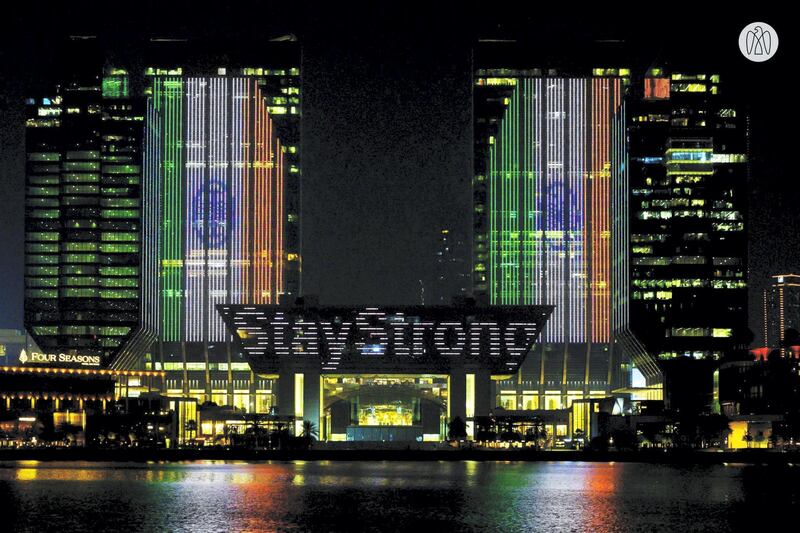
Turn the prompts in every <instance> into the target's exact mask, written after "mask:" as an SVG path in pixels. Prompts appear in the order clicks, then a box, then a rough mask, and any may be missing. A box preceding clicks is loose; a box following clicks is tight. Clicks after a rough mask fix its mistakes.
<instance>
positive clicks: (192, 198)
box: [115, 43, 300, 412]
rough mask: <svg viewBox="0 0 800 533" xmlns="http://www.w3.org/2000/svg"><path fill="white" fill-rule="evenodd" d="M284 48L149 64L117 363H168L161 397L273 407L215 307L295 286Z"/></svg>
mask: <svg viewBox="0 0 800 533" xmlns="http://www.w3.org/2000/svg"><path fill="white" fill-rule="evenodd" d="M289 44H294V43H289ZM293 50H294V51H295V53H294V54H289V55H286V54H284V55H282V56H281V59H282V60H281V61H278V60H276V61H273V62H272V63H270V65H269V67H261V66H260V67H244V68H242V67H239V68H230V67H223V68H219V69H214V70H213V71H211V72H210V71H208V70H207V69H194V68H186V67H171V68H149V69H147V71H146V78H147V80H148V83H147V86H148V89H147V90H148V99H147V113H146V120H145V122H146V132H145V143H144V145H145V157H144V159H145V161H144V187H143V195H144V206H145V207H144V211H143V237H144V240H143V262H142V328H141V331H140V333H139V335H137V338H136V339H135V341H134V342H132V343H131V344H130V346H129V348H128V350H126V353H124V354H123V355H122V356H121V357H120V358H118V360H117V361H116V362H115V365H117V366H120V367H125V366H131V365H134V364H136V363H137V362H141V363H143V364H144V365H145V368H147V369H154V370H164V371H166V373H167V374H166V384H165V389H166V393H167V394H179V395H183V396H193V397H196V398H197V399H198V400H199V401H213V402H215V403H217V404H219V405H235V406H237V407H240V408H245V409H247V410H248V411H249V412H253V411H258V412H266V411H268V410H269V407H270V405H271V403H272V401H271V399H270V398H271V396H270V395H271V394H272V392H271V388H272V387H271V380H268V379H263V378H260V377H257V376H255V375H254V374H253V373H252V372H251V370H250V367H249V365H248V364H247V362H246V361H245V360H244V359H241V354H239V353H237V352H236V350H235V349H234V348H233V346H232V344H231V336H230V333H228V332H227V331H226V329H225V326H224V324H223V322H222V319H221V318H220V315H219V314H218V312H217V306H218V305H220V304H277V303H279V301H280V300H281V299H282V298H283V297H284V296H296V295H297V294H298V292H299V290H300V251H299V244H300V230H299V211H300V205H299V201H300V196H299V194H300V72H299V53H297V52H298V50H297V48H294V49H293ZM267 56H268V55H267ZM141 354H144V357H143V359H142V358H141Z"/></svg>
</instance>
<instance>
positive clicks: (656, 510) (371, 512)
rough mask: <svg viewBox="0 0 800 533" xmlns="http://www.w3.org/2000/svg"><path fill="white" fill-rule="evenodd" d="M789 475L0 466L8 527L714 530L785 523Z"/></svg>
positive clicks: (345, 465) (486, 468) (783, 471)
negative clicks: (761, 511) (763, 520)
mask: <svg viewBox="0 0 800 533" xmlns="http://www.w3.org/2000/svg"><path fill="white" fill-rule="evenodd" d="M798 481H800V468H791V467H781V468H779V467H769V468H768V467H758V466H743V465H738V466H732V465H729V466H711V467H709V466H705V467H695V468H684V467H676V466H667V465H646V464H623V463H617V464H611V463H559V462H552V463H516V462H503V463H495V462H475V461H464V462H447V461H442V462H417V463H415V462H329V461H322V462H294V463H285V462H270V463H257V464H255V463H253V464H251V463H244V462H213V461H209V462H192V463H169V464H164V463H153V464H134V463H57V462H52V463H50V462H41V463H36V462H17V463H5V464H0V498H2V499H3V501H4V503H6V504H9V503H10V504H11V505H12V508H13V512H12V513H11V515H10V519H9V521H7V523H6V525H8V526H10V529H12V530H13V529H18V530H30V531H43V530H44V531H46V530H55V529H58V530H61V531H64V530H67V531H70V530H79V529H86V528H87V525H89V524H91V527H90V528H91V529H95V530H97V529H102V530H122V529H126V530H140V531H155V530H158V531H164V530H169V531H220V530H236V531H257V530H262V531H263V530H275V529H278V530H329V531H330V530H333V531H339V530H364V529H389V530H398V529H403V530H408V529H413V528H417V527H419V528H423V527H424V528H426V529H429V528H437V529H440V530H445V531H449V530H456V529H457V530H482V529H487V528H490V529H496V530H506V531H520V530H544V529H547V530H555V531H562V530H574V531H621V530H626V531H630V530H641V531H651V530H658V529H664V528H666V527H669V528H671V529H674V530H708V531H719V530H728V529H738V528H741V527H742V526H743V525H744V524H745V523H747V522H748V521H753V520H754V519H755V518H754V513H747V512H744V511H743V509H744V508H745V506H749V505H751V504H752V503H755V504H757V505H759V506H761V505H764V504H765V503H766V502H770V501H772V502H780V503H781V504H782V506H781V507H777V508H776V507H775V506H772V509H773V510H774V512H773V514H778V515H780V513H782V512H785V513H786V515H787V517H788V516H789V515H788V513H789V512H790V509H791V507H792V506H793V505H794V504H796V503H797V501H798V488H797V487H798V486H800V483H798ZM783 504H785V507H784V505H783ZM784 508H785V509H786V510H785V511H783V509H784Z"/></svg>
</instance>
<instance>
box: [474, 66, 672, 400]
mask: <svg viewBox="0 0 800 533" xmlns="http://www.w3.org/2000/svg"><path fill="white" fill-rule="evenodd" d="M500 64H502V63H500ZM628 78H629V72H628V71H627V70H626V69H594V71H593V72H592V75H591V76H586V77H570V76H561V75H557V74H556V73H555V72H553V71H548V72H543V71H541V70H538V69H518V68H486V66H485V65H484V64H483V63H482V62H479V63H478V65H477V69H476V71H475V76H474V87H473V98H474V105H473V107H474V122H475V124H474V147H475V148H474V150H475V152H474V153H475V158H474V177H473V184H474V234H473V242H474V255H473V272H472V276H473V290H474V295H475V298H476V299H477V300H478V301H482V302H485V303H487V304H490V305H539V304H548V305H555V311H554V312H553V315H552V317H551V319H550V320H549V321H548V324H547V326H546V328H545V329H544V331H543V332H542V338H541V342H540V343H538V344H537V345H536V346H535V347H534V350H533V352H532V353H531V355H530V356H529V357H528V359H527V360H526V362H525V365H524V366H523V367H522V369H521V371H520V372H519V373H518V374H517V375H516V376H515V377H514V378H513V379H512V380H507V381H503V382H499V383H498V391H497V395H498V405H501V406H503V407H505V408H506V409H566V408H569V407H570V405H571V404H572V403H573V402H574V401H576V400H583V399H587V398H597V397H604V396H607V395H608V394H609V393H610V392H611V391H612V390H615V389H618V388H621V387H626V386H628V385H629V375H630V370H631V364H630V360H631V354H630V353H629V352H633V355H634V356H637V354H638V353H640V352H641V351H639V352H636V351H635V350H631V349H630V346H633V343H631V342H628V343H627V346H626V345H625V344H624V343H623V341H624V340H626V339H630V337H631V336H630V334H629V331H628V270H627V269H628V253H627V247H628V211H627V206H628V201H627V190H628V175H627V153H628V148H627V136H626V91H627V85H628ZM633 348H635V346H633ZM639 366H641V367H642V368H645V369H646V370H648V371H649V374H650V375H651V376H652V377H653V380H656V379H657V377H658V370H657V369H654V368H653V363H652V361H650V360H649V359H646V358H642V360H641V362H640V363H639Z"/></svg>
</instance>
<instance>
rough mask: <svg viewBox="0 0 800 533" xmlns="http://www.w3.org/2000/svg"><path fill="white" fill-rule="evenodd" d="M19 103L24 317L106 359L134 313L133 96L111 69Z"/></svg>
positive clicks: (136, 151) (57, 339) (58, 341)
mask: <svg viewBox="0 0 800 533" xmlns="http://www.w3.org/2000/svg"><path fill="white" fill-rule="evenodd" d="M101 72H102V71H101V69H99V68H98V69H97V71H96V72H91V73H88V74H86V73H79V71H77V70H76V71H75V72H73V73H71V74H70V75H69V76H67V77H65V78H64V81H63V82H62V83H61V84H60V85H58V87H57V88H56V90H55V91H54V93H53V94H52V95H51V96H49V97H45V98H31V99H29V100H28V101H27V104H28V105H27V123H26V126H27V128H26V156H27V163H26V185H27V188H26V195H25V325H26V328H27V329H28V331H29V332H30V334H31V336H32V337H33V338H34V339H35V341H36V343H37V344H38V345H39V347H40V348H41V349H42V350H43V351H45V352H48V353H58V352H67V353H78V354H81V355H100V356H102V364H107V363H109V362H110V359H111V358H112V357H113V356H114V355H115V354H116V353H117V352H118V350H119V348H120V346H122V345H123V344H124V343H125V342H126V341H127V339H128V338H129V336H130V335H131V334H132V332H133V331H134V330H135V328H136V326H137V324H138V321H139V295H140V293H139V257H140V256H139V252H140V224H139V206H140V179H141V157H142V155H141V141H142V124H143V105H141V104H142V103H143V102H141V101H140V100H138V99H136V98H134V96H133V94H132V91H131V88H130V82H129V77H128V73H127V72H126V71H124V70H120V69H107V70H106V73H105V75H102V76H101V75H100V74H101Z"/></svg>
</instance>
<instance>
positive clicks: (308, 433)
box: [299, 420, 319, 449]
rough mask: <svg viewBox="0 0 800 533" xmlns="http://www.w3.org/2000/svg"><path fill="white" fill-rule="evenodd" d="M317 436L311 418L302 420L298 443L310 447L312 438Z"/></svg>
mask: <svg viewBox="0 0 800 533" xmlns="http://www.w3.org/2000/svg"><path fill="white" fill-rule="evenodd" d="M317 437H319V434H318V433H317V426H316V424H314V422H312V421H311V420H303V432H302V433H300V442H299V443H300V444H301V445H303V446H305V448H306V449H309V448H311V445H312V444H313V443H314V440H315V439H316V438H317Z"/></svg>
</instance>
